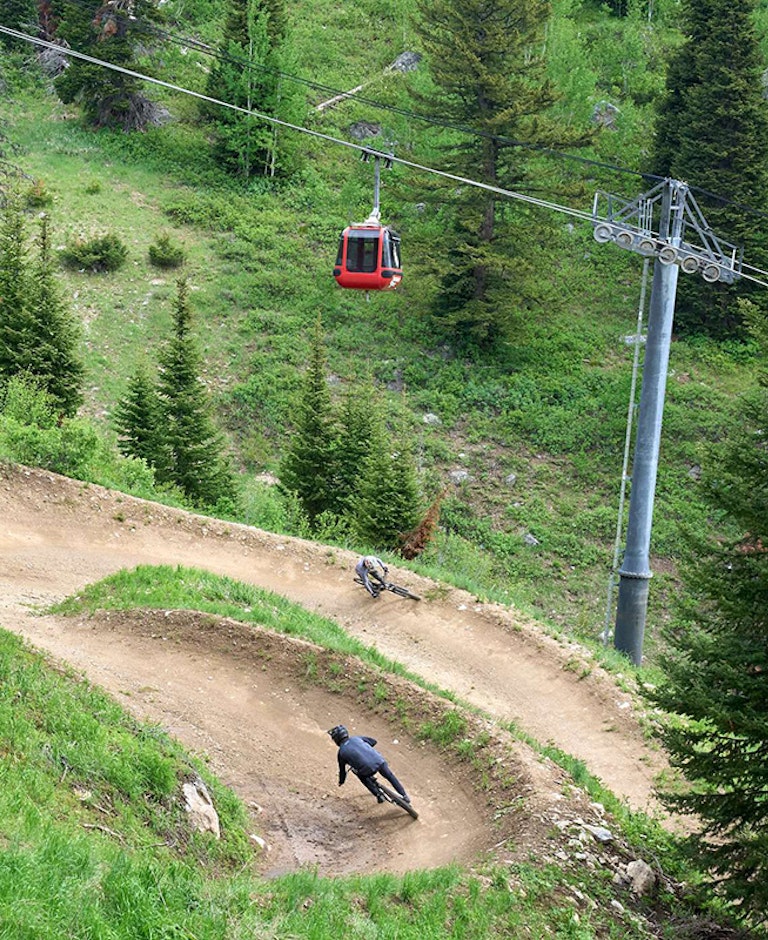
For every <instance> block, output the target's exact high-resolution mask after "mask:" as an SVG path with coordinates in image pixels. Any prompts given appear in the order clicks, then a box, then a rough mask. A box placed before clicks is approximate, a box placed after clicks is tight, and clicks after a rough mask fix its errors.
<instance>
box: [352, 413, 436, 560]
mask: <svg viewBox="0 0 768 940" xmlns="http://www.w3.org/2000/svg"><path fill="white" fill-rule="evenodd" d="M371 420H372V426H371V443H370V449H369V451H368V455H367V456H366V458H365V461H364V463H363V466H362V472H361V475H360V482H359V485H358V490H357V493H358V495H357V498H356V500H355V503H354V529H355V534H356V535H357V537H358V539H359V540H360V542H361V543H362V544H364V545H370V546H371V547H374V548H376V549H379V550H382V551H383V550H387V551H398V550H399V548H400V546H401V544H402V540H403V536H404V534H405V533H406V532H409V531H411V529H413V528H414V526H415V525H416V522H417V521H418V519H419V515H420V500H419V489H418V482H417V479H416V470H415V467H414V464H413V459H412V456H411V454H410V453H409V451H408V448H407V447H406V446H405V445H404V444H403V443H402V442H398V441H396V440H394V439H393V438H392V435H391V434H390V433H389V431H388V430H387V427H386V424H385V422H384V420H383V418H382V416H381V415H380V414H379V413H377V412H374V413H373V414H372V416H371Z"/></svg>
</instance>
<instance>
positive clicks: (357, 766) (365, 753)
mask: <svg viewBox="0 0 768 940" xmlns="http://www.w3.org/2000/svg"><path fill="white" fill-rule="evenodd" d="M328 734H330V736H331V738H332V739H333V742H334V744H337V745H338V747H339V754H338V758H339V786H342V784H343V783H344V781H345V780H346V779H347V765H349V766H350V767H351V768H352V769H353V770H354V771H355V773H356V774H357V776H358V777H359V778H360V782H361V783H362V784H363V785H364V786H366V787H367V788H368V789H369V790H370V791H371V793H373V795H374V796H375V797H376V798H377V799H378V801H379V803H383V802H384V798H383V797H382V796H379V794H378V793H377V792H376V786H375V784H374V782H373V779H372V778H373V775H374V774H376V773H378V774H381V776H382V777H383V778H384V779H385V780H388V781H389V782H390V783H391V784H392V786H393V787H394V788H395V789H396V790H397V792H398V793H399V794H400V796H402V798H403V799H404V800H405V801H406V802H408V803H410V802H411V798H410V797H409V796H408V794H407V793H406V792H405V790H404V789H403V785H402V783H400V781H399V780H398V779H397V777H396V776H395V775H394V774H393V773H392V771H391V770H390V769H389V764H388V763H387V761H386V759H385V758H384V757H383V756H382V755H381V754H379V752H378V751H376V750H374V745H375V744H376V738H368V737H364V736H362V735H359V736H358V735H354V736H353V737H350V736H349V732H348V731H347V729H346V728H345V727H344V725H336V727H335V728H331V730H330V731H329V732H328Z"/></svg>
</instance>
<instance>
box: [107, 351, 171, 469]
mask: <svg viewBox="0 0 768 940" xmlns="http://www.w3.org/2000/svg"><path fill="white" fill-rule="evenodd" d="M114 424H115V428H116V429H117V432H118V435H119V440H118V447H119V449H120V453H122V454H124V455H125V456H130V457H140V458H142V459H143V460H145V461H146V462H147V464H148V465H149V466H150V467H152V468H153V469H154V470H155V476H156V479H157V481H158V483H162V482H171V480H172V476H171V464H170V455H169V453H168V448H167V446H166V441H165V434H164V427H165V420H164V415H163V407H162V404H161V402H160V397H159V395H158V393H157V389H156V388H155V385H154V384H153V382H152V380H151V379H150V377H149V373H148V371H147V369H146V367H145V366H143V365H141V366H139V367H138V368H137V369H136V371H135V372H134V373H133V375H132V376H131V378H130V379H129V380H128V389H127V392H126V394H125V396H124V397H123V398H121V399H120V401H119V402H118V404H117V407H116V409H115V415H114Z"/></svg>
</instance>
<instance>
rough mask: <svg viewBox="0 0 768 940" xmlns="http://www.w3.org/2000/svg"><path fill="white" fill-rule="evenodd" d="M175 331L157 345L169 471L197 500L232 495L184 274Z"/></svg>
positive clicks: (213, 501)
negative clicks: (165, 340) (195, 335)
mask: <svg viewBox="0 0 768 940" xmlns="http://www.w3.org/2000/svg"><path fill="white" fill-rule="evenodd" d="M177 287H178V292H177V296H176V300H175V303H174V308H173V335H172V337H171V338H170V340H168V342H167V343H166V344H165V346H164V347H163V348H162V349H161V350H160V352H159V354H158V361H159V365H160V374H159V379H158V386H157V388H158V394H159V397H160V403H161V407H162V412H163V420H164V422H165V440H166V446H167V448H168V454H169V467H168V477H169V478H170V482H172V483H175V484H176V485H177V486H178V487H179V488H180V489H181V490H182V491H183V492H184V493H185V494H186V496H187V497H188V498H189V499H190V500H191V502H192V503H193V504H195V505H198V506H213V505H215V504H216V503H217V502H219V501H220V500H223V499H227V498H231V496H232V493H233V488H234V479H233V474H232V471H231V469H230V467H229V465H228V462H227V460H226V458H225V456H224V439H223V436H222V435H221V433H220V432H219V431H218V430H217V429H216V426H215V425H214V422H213V417H212V413H211V412H212V408H211V403H210V399H209V395H208V391H207V389H206V388H205V386H204V385H203V383H202V381H201V379H200V366H201V356H200V353H199V351H198V347H197V344H196V342H195V339H194V337H193V335H192V332H191V323H192V314H191V311H190V309H189V302H188V287H187V282H186V280H185V279H181V280H179V281H178V284H177Z"/></svg>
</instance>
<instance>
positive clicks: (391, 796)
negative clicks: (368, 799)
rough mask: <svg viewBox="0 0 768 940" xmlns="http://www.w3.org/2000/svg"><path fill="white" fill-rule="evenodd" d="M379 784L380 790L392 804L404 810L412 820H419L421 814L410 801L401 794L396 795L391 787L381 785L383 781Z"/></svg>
mask: <svg viewBox="0 0 768 940" xmlns="http://www.w3.org/2000/svg"><path fill="white" fill-rule="evenodd" d="M377 783H378V784H379V789H380V790H381V792H382V793H383V794H384V795H385V796H386V798H387V799H388V800H389V802H390V803H395V804H396V805H397V806H399V807H400V809H404V810H405V811H406V813H408V815H409V816H410V817H411V819H418V818H419V814H418V813H417V812H416V810H415V809H414V808H413V807H412V806H411V804H410V803H409V802H408V800H404V799H403V798H402V796H400V794H399V793H395V791H394V790H390V789H389V787H385V786H384V784H383V783H381V781H377Z"/></svg>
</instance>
